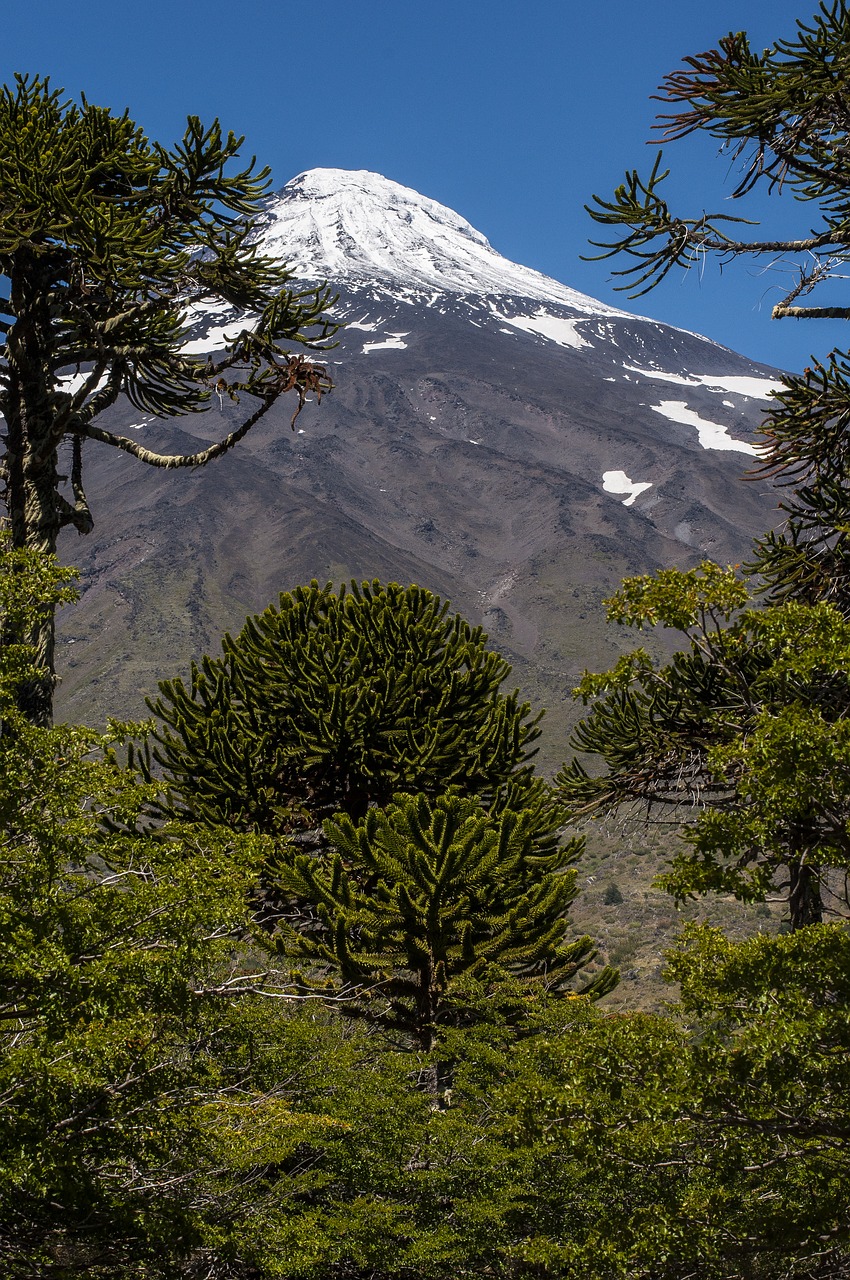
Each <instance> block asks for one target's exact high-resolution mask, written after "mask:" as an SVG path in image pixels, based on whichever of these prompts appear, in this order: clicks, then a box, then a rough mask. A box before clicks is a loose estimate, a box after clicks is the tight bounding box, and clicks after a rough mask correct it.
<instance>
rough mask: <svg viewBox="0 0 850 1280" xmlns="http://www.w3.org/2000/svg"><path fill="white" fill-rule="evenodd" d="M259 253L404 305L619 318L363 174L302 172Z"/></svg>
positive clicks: (265, 225) (466, 227) (411, 196)
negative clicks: (388, 291) (532, 309)
mask: <svg viewBox="0 0 850 1280" xmlns="http://www.w3.org/2000/svg"><path fill="white" fill-rule="evenodd" d="M260 228H261V229H260V238H261V240H262V243H263V249H264V250H265V252H266V253H269V254H272V255H273V256H275V257H280V258H283V259H284V260H285V261H287V262H288V263H289V264H290V265H291V266H292V268H293V270H294V271H295V272H296V274H297V275H299V276H301V277H303V278H304V279H306V280H312V279H324V278H327V279H329V280H331V281H332V282H333V283H334V284H343V283H349V284H353V283H358V284H362V283H363V282H368V283H369V284H371V285H372V286H380V285H381V284H387V285H390V286H391V287H392V289H393V290H394V291H395V292H396V293H397V290H398V287H399V285H401V286H402V287H403V288H404V287H406V288H407V289H408V290H409V291H411V294H412V296H411V300H413V297H414V296H415V297H416V299H417V300H420V295H424V296H425V297H427V296H428V295H429V294H431V293H433V292H434V291H435V290H436V291H437V292H439V293H448V294H480V295H487V294H494V295H497V296H498V295H519V296H521V297H525V298H530V299H536V300H539V301H541V302H554V303H561V304H563V305H565V306H568V307H571V308H574V309H575V310H576V311H578V312H581V313H583V314H585V315H617V316H623V315H626V314H627V313H626V312H623V311H618V310H616V309H615V308H611V307H606V306H604V305H603V304H602V303H601V302H597V301H596V299H594V298H590V297H587V296H586V295H585V294H582V293H577V292H576V291H575V290H574V289H568V288H567V286H566V285H562V284H559V283H558V282H557V281H556V280H551V279H550V278H549V277H548V276H544V275H541V273H540V272H539V271H533V270H531V268H530V267H523V266H520V265H519V264H518V263H516V262H511V261H510V260H509V259H508V258H504V257H502V255H501V254H500V253H497V252H496V250H495V249H493V248H492V246H491V245H490V242H489V241H488V240H487V238H486V236H483V235H482V234H481V232H480V231H476V230H475V228H474V227H473V226H471V225H470V224H469V223H468V222H467V221H466V219H465V218H462V217H461V216H460V214H458V213H455V212H454V210H453V209H449V208H447V207H446V206H445V205H442V204H438V203H437V201H436V200H429V199H428V197H427V196H422V195H419V193H418V192H416V191H413V190H412V189H411V188H410V187H403V186H401V185H400V184H399V183H398V182H391V181H390V180H389V179H388V178H383V177H381V175H380V174H378V173H369V172H368V171H367V170H365V169H356V170H347V169H310V170H309V171H308V172H307V173H301V174H299V175H298V177H297V178H293V179H292V181H291V182H288V183H287V184H286V186H285V187H283V189H282V190H281V191H279V192H278V193H277V195H275V196H272V197H271V199H270V200H269V202H268V206H267V210H266V213H265V216H264V217H263V218H262V220H261V224H260Z"/></svg>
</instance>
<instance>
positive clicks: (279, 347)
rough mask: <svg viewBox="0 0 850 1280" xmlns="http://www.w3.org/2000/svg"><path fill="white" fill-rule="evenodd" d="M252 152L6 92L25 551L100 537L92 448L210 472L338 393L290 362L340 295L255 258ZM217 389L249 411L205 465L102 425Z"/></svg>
mask: <svg viewBox="0 0 850 1280" xmlns="http://www.w3.org/2000/svg"><path fill="white" fill-rule="evenodd" d="M241 145H242V139H241V138H237V137H236V136H235V135H234V134H232V133H230V134H227V135H225V134H223V133H222V130H221V127H220V126H219V124H218V122H217V121H216V122H214V123H213V124H212V125H211V126H210V127H209V128H206V127H204V126H203V125H202V124H201V122H200V121H199V120H198V119H197V118H196V117H190V119H189V121H188V125H187V129H186V133H185V135H184V137H183V139H182V140H181V141H180V142H179V143H177V145H176V146H174V147H173V148H171V149H168V148H166V147H163V146H161V145H160V144H159V143H156V142H152V141H150V140H149V139H148V138H147V137H145V135H144V133H143V132H142V130H141V129H140V128H139V127H138V126H137V125H136V124H135V123H134V122H133V121H132V120H131V119H130V117H129V115H128V114H127V113H126V112H125V113H124V114H123V115H114V114H113V113H112V112H110V111H109V110H108V109H106V108H102V107H96V106H94V105H93V104H91V103H90V102H88V101H87V100H86V99H85V98H83V99H82V100H81V102H80V103H79V104H77V103H73V102H71V101H69V100H68V99H66V98H65V97H64V96H63V94H62V92H61V91H59V90H54V89H52V88H51V87H50V85H49V83H48V81H46V80H42V79H39V78H30V77H18V78H17V79H16V81H15V83H14V85H11V86H5V87H4V88H3V89H2V90H0V190H2V192H3V200H2V207H0V286H2V288H0V411H1V412H2V413H3V415H4V417H5V420H6V437H5V444H6V455H5V462H4V477H5V498H6V505H7V509H8V514H9V523H10V527H11V531H12V540H13V544H14V546H16V547H29V548H31V549H34V550H39V551H45V552H48V553H53V552H54V551H55V550H56V546H57V540H58V537H59V533H60V530H61V529H62V528H63V527H65V526H68V525H70V526H73V527H74V528H76V529H77V530H78V531H79V532H81V533H87V532H88V531H89V530H90V529H91V527H92V515H91V512H90V510H89V506H88V503H87V501H86V496H85V488H84V466H83V447H84V445H85V444H86V442H87V441H96V442H98V443H101V444H105V445H109V446H112V447H114V448H118V449H122V450H124V451H125V452H127V453H129V454H131V455H133V456H134V457H136V458H138V459H139V460H140V461H141V462H144V463H147V464H148V465H151V466H155V467H166V468H172V467H194V466H199V465H203V464H204V463H206V462H209V461H211V460H212V459H213V458H217V457H219V456H220V455H221V454H223V453H225V452H226V451H227V450H228V449H230V448H232V447H233V446H234V445H235V444H236V443H237V442H238V441H239V440H241V439H242V438H243V437H244V436H245V435H246V433H247V432H248V431H250V430H251V428H252V427H254V426H255V425H256V423H257V422H259V421H260V419H261V418H262V417H263V416H264V415H265V414H266V413H267V412H268V410H269V409H270V408H271V407H272V405H273V404H274V403H275V401H276V400H277V399H278V397H279V396H280V395H281V394H283V393H285V392H287V391H293V392H294V393H295V395H296V396H297V398H298V407H299V408H300V405H301V404H303V402H304V399H305V396H306V394H307V393H308V391H309V392H313V393H315V394H316V395H317V396H320V395H321V393H322V392H323V391H324V390H327V389H328V387H329V382H328V380H327V376H326V372H325V369H324V368H323V367H322V366H321V365H318V364H314V363H311V362H310V361H308V360H307V359H305V357H304V356H303V355H302V354H293V353H292V352H291V351H290V350H289V347H290V346H291V344H295V345H296V346H297V347H298V346H300V347H302V348H303V347H305V346H306V347H311V346H315V345H317V344H321V342H322V341H323V340H324V339H326V338H327V337H329V336H330V334H331V333H332V331H333V326H332V325H330V324H329V323H328V321H327V320H326V319H325V317H324V310H325V308H326V306H327V304H328V301H329V299H328V295H327V291H326V290H322V289H319V290H315V291H308V292H295V293H294V292H292V291H291V290H290V289H289V288H288V283H289V281H290V278H291V277H290V273H289V272H288V271H287V270H286V268H285V267H284V266H282V265H281V264H280V263H279V262H276V261H273V260H270V259H267V258H264V257H263V256H262V255H261V254H259V253H258V251H257V248H256V245H255V244H254V243H253V242H252V232H253V229H254V225H255V222H254V217H255V215H256V213H257V212H258V209H259V207H260V202H261V200H262V197H263V194H264V192H265V190H266V189H267V187H268V184H269V177H268V170H267V169H263V170H257V168H256V164H255V162H254V161H253V160H252V161H251V162H250V164H248V166H247V167H244V168H241V169H240V168H238V167H234V166H233V163H232V162H233V161H234V160H235V159H236V157H237V156H238V154H239V151H240V147H241ZM210 301H220V302H223V303H226V304H230V305H232V306H234V307H236V308H238V309H239V313H241V314H242V316H243V317H244V318H243V319H241V320H238V321H237V322H235V323H234V326H233V334H232V340H231V341H230V343H229V345H228V346H227V347H226V349H225V352H224V354H222V355H221V356H220V357H219V358H217V359H212V358H210V359H209V360H206V361H204V360H201V359H199V358H197V357H195V356H192V355H189V354H186V353H184V351H183V350H182V348H183V347H184V346H185V339H186V328H187V313H190V309H191V308H192V307H193V305H194V304H197V303H208V302H210ZM214 392H216V393H218V395H221V396H223V395H227V396H229V397H230V398H231V399H233V400H236V401H240V402H241V403H242V409H241V413H242V421H241V423H240V424H239V425H238V426H237V427H236V428H235V429H234V430H232V431H230V432H229V433H228V434H227V435H225V436H224V437H223V438H222V439H220V440H218V441H217V442H216V443H215V444H212V445H210V446H209V447H207V448H204V449H201V450H199V451H198V452H196V453H192V454H160V453H156V452H154V451H153V450H151V449H148V448H147V447H146V446H145V445H144V444H142V443H141V442H140V441H138V440H131V439H129V438H128V437H125V436H121V435H118V434H116V433H115V432H113V431H111V430H109V429H107V427H105V426H104V425H102V424H100V423H99V421H98V420H99V418H100V415H101V414H102V413H103V411H104V410H106V409H108V408H109V406H111V405H113V404H115V402H116V401H117V400H118V398H119V396H121V395H124V396H126V397H127V398H128V399H129V400H130V401H131V402H132V404H134V405H135V406H137V407H138V408H140V409H142V410H143V411H145V412H147V413H152V414H157V415H162V416H166V417H167V416H172V415H176V414H184V413H196V412H199V411H203V410H205V409H207V408H209V406H210V401H211V398H212V396H213V394H214ZM60 451H62V452H63V455H64V452H66V451H67V452H68V454H69V456H68V458H67V459H64V457H63V462H60ZM63 465H64V466H65V467H69V468H70V492H69V493H68V494H67V495H66V493H64V492H63V487H64V484H63V482H64V477H63V476H62V475H61V474H60V470H61V469H62V466H63ZM27 638H28V639H29V640H31V641H32V642H33V643H34V644H35V645H36V648H37V651H38V655H39V663H40V665H41V666H42V667H44V668H45V672H46V674H45V675H44V677H43V678H42V679H41V680H39V681H37V682H34V683H32V684H31V685H29V686H26V687H25V689H24V690H23V692H22V706H23V707H24V709H25V710H26V711H27V714H28V715H29V716H30V717H31V718H32V719H34V720H35V721H37V722H40V723H48V722H49V720H50V716H51V707H52V671H53V624H52V613H50V611H47V613H46V615H44V616H42V617H41V618H40V619H39V620H38V625H37V626H36V629H35V631H34V632H33V634H32V636H30V637H27Z"/></svg>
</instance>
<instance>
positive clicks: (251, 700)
mask: <svg viewBox="0 0 850 1280" xmlns="http://www.w3.org/2000/svg"><path fill="white" fill-rule="evenodd" d="M222 647H223V655H222V656H221V657H220V658H210V657H205V658H204V659H203V660H202V662H201V663H200V664H193V666H192V671H191V676H190V679H189V681H188V684H184V682H183V681H182V680H180V679H176V680H167V681H164V682H163V683H162V684H161V685H160V691H161V692H160V696H159V698H157V699H156V700H155V701H152V702H151V703H150V704H149V705H150V707H151V710H152V711H153V712H154V713H155V715H156V716H157V717H158V719H159V721H160V727H159V729H158V730H157V732H156V734H155V739H156V743H157V745H156V749H155V751H154V756H155V760H156V762H157V763H158V765H159V766H160V768H161V770H162V772H163V776H164V779H165V783H166V785H167V787H168V788H169V791H170V794H171V797H172V805H173V811H174V812H177V813H182V814H184V815H185V816H191V818H192V819H193V820H196V821H202V822H209V823H225V824H227V825H228V826H230V827H231V828H233V829H235V830H237V831H260V832H265V833H267V834H270V835H279V834H292V833H296V834H297V833H299V832H301V833H304V832H309V831H311V830H312V831H314V832H317V833H318V834H320V832H319V826H320V823H321V822H322V821H323V820H324V819H325V818H327V817H330V816H332V815H333V814H335V813H337V812H343V813H346V814H347V815H348V816H349V817H351V818H353V819H355V820H357V819H359V818H362V817H363V816H364V814H365V813H366V811H367V809H368V808H369V806H370V805H383V804H386V803H387V802H388V801H389V800H390V798H391V797H392V795H393V794H394V793H395V792H397V791H408V792H423V793H426V794H428V795H432V796H433V795H438V794H440V793H441V792H443V791H445V790H447V789H448V788H449V787H452V786H458V787H460V788H462V789H463V791H464V792H466V793H467V794H470V795H476V796H479V797H481V799H482V800H484V801H485V802H486V803H487V804H490V805H493V804H496V805H500V804H515V803H518V802H519V801H518V799H517V798H518V797H522V796H527V795H528V794H529V789H531V790H532V791H534V793H535V794H537V792H539V790H540V787H541V785H542V784H540V783H536V782H535V781H534V780H533V777H532V774H533V769H532V763H531V760H532V757H533V754H534V751H533V749H532V744H533V742H534V741H535V740H536V738H537V737H538V736H539V732H540V730H539V727H538V723H537V722H538V720H539V718H540V716H539V715H537V716H534V715H532V713H531V710H530V708H529V706H528V704H527V703H520V702H519V699H518V696H517V694H516V693H510V694H506V693H503V692H502V691H501V686H502V684H503V682H504V681H505V679H506V678H507V676H508V675H509V674H510V666H509V665H508V663H507V662H506V661H505V659H504V658H502V657H501V655H500V654H498V653H495V652H494V651H493V650H490V649H488V648H487V637H486V635H485V634H484V632H483V630H482V629H481V628H480V627H472V626H470V625H469V623H467V622H465V621H464V619H463V618H461V617H460V615H458V614H450V613H449V606H448V604H447V603H445V602H444V601H442V600H440V598H439V597H438V596H436V595H434V594H433V593H432V592H430V591H427V590H425V589H424V588H422V587H417V586H410V587H402V586H399V585H398V584H397V583H390V584H389V585H386V586H384V585H382V584H381V583H379V582H377V581H375V582H371V583H369V582H364V583H363V584H362V585H360V586H358V585H357V584H356V583H352V587H351V589H350V590H347V589H346V588H345V587H344V586H343V587H341V588H340V589H339V591H338V592H337V591H334V590H332V588H331V586H330V585H327V586H324V587H320V586H319V585H318V584H317V583H315V582H314V583H312V584H311V585H310V586H309V587H299V588H297V589H296V590H295V591H293V592H285V593H283V594H282V595H281V597H280V600H279V603H278V605H277V606H270V607H269V608H268V609H266V610H265V612H264V613H262V614H260V615H258V616H255V617H253V618H249V619H248V621H247V622H246V624H245V626H244V628H243V629H242V631H241V632H240V633H239V635H238V636H236V638H235V639H234V638H232V637H231V636H229V635H227V636H225V637H224V640H223V646H222Z"/></svg>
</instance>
